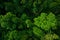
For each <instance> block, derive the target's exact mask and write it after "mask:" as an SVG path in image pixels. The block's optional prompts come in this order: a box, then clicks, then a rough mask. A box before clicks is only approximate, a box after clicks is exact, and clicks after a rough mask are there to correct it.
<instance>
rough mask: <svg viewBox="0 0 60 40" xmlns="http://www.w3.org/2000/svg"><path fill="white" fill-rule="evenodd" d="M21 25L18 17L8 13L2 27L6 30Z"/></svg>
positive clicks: (3, 17)
mask: <svg viewBox="0 0 60 40" xmlns="http://www.w3.org/2000/svg"><path fill="white" fill-rule="evenodd" d="M18 23H20V19H19V18H17V17H16V15H14V14H11V13H10V12H8V13H7V14H6V15H4V16H2V19H1V27H2V28H5V29H10V30H12V29H15V28H16V27H17V24H18Z"/></svg>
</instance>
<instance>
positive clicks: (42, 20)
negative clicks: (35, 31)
mask: <svg viewBox="0 0 60 40" xmlns="http://www.w3.org/2000/svg"><path fill="white" fill-rule="evenodd" d="M51 18H52V19H51ZM34 24H35V25H37V26H38V27H41V28H42V29H44V30H50V28H55V26H56V18H55V15H54V14H53V13H49V14H48V15H47V14H46V13H41V15H40V16H38V17H37V18H34Z"/></svg>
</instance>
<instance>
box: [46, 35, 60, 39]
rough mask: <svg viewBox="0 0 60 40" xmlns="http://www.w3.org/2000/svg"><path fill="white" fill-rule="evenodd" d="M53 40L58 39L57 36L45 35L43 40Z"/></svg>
mask: <svg viewBox="0 0 60 40" xmlns="http://www.w3.org/2000/svg"><path fill="white" fill-rule="evenodd" d="M54 39H57V40H58V39H59V36H58V35H56V34H46V35H45V40H54Z"/></svg>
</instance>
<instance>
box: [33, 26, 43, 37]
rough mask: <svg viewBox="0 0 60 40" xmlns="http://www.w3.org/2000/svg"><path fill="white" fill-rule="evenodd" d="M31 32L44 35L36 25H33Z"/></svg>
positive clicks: (39, 35) (40, 35)
mask: <svg viewBox="0 0 60 40" xmlns="http://www.w3.org/2000/svg"><path fill="white" fill-rule="evenodd" d="M33 33H34V34H35V35H36V36H38V37H42V36H44V32H43V31H42V30H41V29H39V28H37V27H33Z"/></svg>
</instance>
